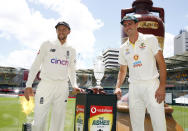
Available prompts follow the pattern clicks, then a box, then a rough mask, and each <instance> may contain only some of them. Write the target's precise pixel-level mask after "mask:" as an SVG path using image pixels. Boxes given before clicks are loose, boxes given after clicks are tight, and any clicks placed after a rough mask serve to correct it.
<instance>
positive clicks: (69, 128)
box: [0, 97, 75, 131]
mask: <svg viewBox="0 0 188 131" xmlns="http://www.w3.org/2000/svg"><path fill="white" fill-rule="evenodd" d="M74 111H75V99H72V98H70V99H69V100H68V105H67V112H66V122H65V130H64V131H73V130H74V127H73V124H74ZM25 120H26V116H25V114H24V113H23V112H22V108H21V104H20V103H19V97H16V98H11V97H0V131H22V124H23V123H24V122H25Z"/></svg>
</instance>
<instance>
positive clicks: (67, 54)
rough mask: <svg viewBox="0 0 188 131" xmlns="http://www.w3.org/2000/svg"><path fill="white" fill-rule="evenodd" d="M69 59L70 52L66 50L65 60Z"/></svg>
mask: <svg viewBox="0 0 188 131" xmlns="http://www.w3.org/2000/svg"><path fill="white" fill-rule="evenodd" d="M69 57H70V51H69V50H67V52H66V59H69Z"/></svg>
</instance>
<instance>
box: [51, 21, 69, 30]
mask: <svg viewBox="0 0 188 131" xmlns="http://www.w3.org/2000/svg"><path fill="white" fill-rule="evenodd" d="M59 25H64V26H66V27H67V28H69V30H71V28H70V26H69V24H68V23H66V22H64V21H62V22H58V23H57V25H56V26H55V28H56V29H57V27H58V26H59Z"/></svg>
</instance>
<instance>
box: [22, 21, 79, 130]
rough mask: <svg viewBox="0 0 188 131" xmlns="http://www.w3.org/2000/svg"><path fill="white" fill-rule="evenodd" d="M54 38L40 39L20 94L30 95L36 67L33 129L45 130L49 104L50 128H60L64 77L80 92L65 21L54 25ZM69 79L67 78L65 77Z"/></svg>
mask: <svg viewBox="0 0 188 131" xmlns="http://www.w3.org/2000/svg"><path fill="white" fill-rule="evenodd" d="M55 28H56V33H57V37H58V39H57V40H56V41H54V42H50V41H47V42H44V43H43V44H42V45H41V47H40V50H39V52H38V55H37V57H36V59H35V61H34V63H33V64H32V66H31V69H30V72H29V76H28V80H27V83H26V89H25V91H24V95H25V97H26V99H27V100H29V96H34V94H33V91H32V83H33V81H34V79H35V77H36V75H37V73H38V71H39V70H40V71H41V73H40V78H41V81H40V83H39V85H38V87H37V90H36V95H35V110H34V125H33V131H46V130H47V129H45V128H46V127H47V126H46V125H45V124H46V121H47V120H48V114H49V111H50V110H49V109H50V107H52V112H51V121H50V131H63V130H64V119H65V110H66V104H67V98H68V94H69V89H68V80H69V79H70V81H71V84H72V86H73V88H74V91H75V92H83V90H82V89H80V88H78V86H77V83H76V69H75V65H76V51H75V49H73V48H72V47H71V46H69V45H68V43H67V42H66V39H67V36H68V35H69V33H70V31H71V29H70V26H69V24H68V23H66V22H59V23H58V24H57V25H56V26H55ZM68 78H69V79H68Z"/></svg>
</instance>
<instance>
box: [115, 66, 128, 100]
mask: <svg viewBox="0 0 188 131" xmlns="http://www.w3.org/2000/svg"><path fill="white" fill-rule="evenodd" d="M126 73H127V65H120V69H119V73H118V78H117V83H116V89H115V92H114V93H115V94H117V95H118V96H119V97H121V96H122V94H121V89H120V87H121V85H122V84H123V82H124V80H125V76H126Z"/></svg>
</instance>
